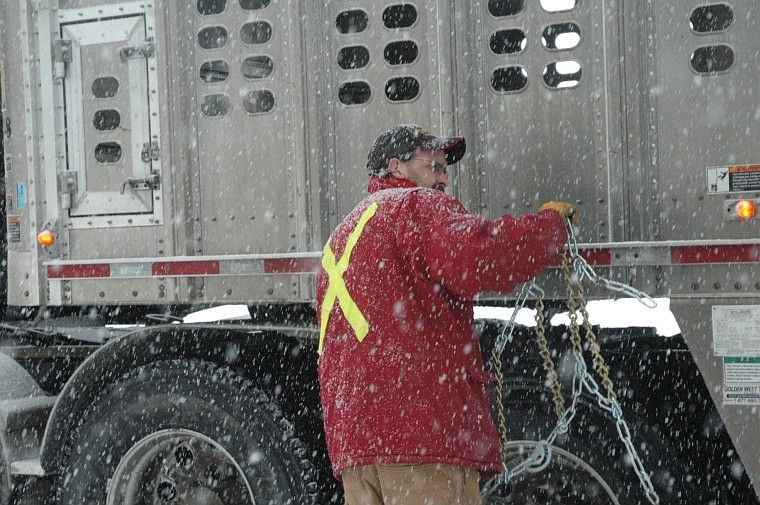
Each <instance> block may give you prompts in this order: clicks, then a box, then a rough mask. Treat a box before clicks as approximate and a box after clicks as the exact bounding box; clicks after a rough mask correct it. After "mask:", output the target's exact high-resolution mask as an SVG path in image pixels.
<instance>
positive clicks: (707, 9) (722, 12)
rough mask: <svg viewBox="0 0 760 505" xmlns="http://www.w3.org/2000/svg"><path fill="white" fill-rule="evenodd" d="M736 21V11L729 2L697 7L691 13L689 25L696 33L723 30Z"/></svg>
mask: <svg viewBox="0 0 760 505" xmlns="http://www.w3.org/2000/svg"><path fill="white" fill-rule="evenodd" d="M733 22H734V11H733V10H732V9H731V6H729V5H727V4H712V5H704V6H702V7H697V8H696V9H694V10H693V11H692V13H691V17H690V18H689V26H690V27H691V29H692V30H693V31H694V32H696V33H714V32H722V31H723V30H725V29H727V28H728V27H729V26H731V24H732V23H733Z"/></svg>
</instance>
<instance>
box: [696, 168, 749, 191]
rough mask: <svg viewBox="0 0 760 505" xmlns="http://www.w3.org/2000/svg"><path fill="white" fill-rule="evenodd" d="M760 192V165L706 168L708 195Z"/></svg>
mask: <svg viewBox="0 0 760 505" xmlns="http://www.w3.org/2000/svg"><path fill="white" fill-rule="evenodd" d="M758 190H760V165H728V166H725V167H707V192H708V193H741V192H742V191H758Z"/></svg>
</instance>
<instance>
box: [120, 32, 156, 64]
mask: <svg viewBox="0 0 760 505" xmlns="http://www.w3.org/2000/svg"><path fill="white" fill-rule="evenodd" d="M155 54H156V44H155V43H154V42H153V37H148V38H147V39H145V43H144V44H142V45H138V46H124V47H122V48H121V50H120V51H119V56H120V57H121V61H123V62H126V61H127V60H128V59H130V58H152V57H153V56H154V55H155Z"/></svg>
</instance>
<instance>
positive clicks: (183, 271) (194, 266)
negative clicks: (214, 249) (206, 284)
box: [151, 260, 219, 277]
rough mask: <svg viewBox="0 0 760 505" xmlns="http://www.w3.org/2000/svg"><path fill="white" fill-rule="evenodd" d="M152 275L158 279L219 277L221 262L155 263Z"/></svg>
mask: <svg viewBox="0 0 760 505" xmlns="http://www.w3.org/2000/svg"><path fill="white" fill-rule="evenodd" d="M151 273H152V274H153V275H155V276H158V277H162V276H165V275H166V276H169V275H219V261H216V260H213V261H160V262H156V263H153V267H152V268H151Z"/></svg>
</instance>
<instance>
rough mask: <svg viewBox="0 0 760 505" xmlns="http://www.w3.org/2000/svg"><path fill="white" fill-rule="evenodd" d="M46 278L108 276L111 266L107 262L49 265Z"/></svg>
mask: <svg viewBox="0 0 760 505" xmlns="http://www.w3.org/2000/svg"><path fill="white" fill-rule="evenodd" d="M47 276H48V279H80V278H86V277H110V276H111V266H110V265H108V264H107V263H101V264H96V265H50V266H48V267H47Z"/></svg>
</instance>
